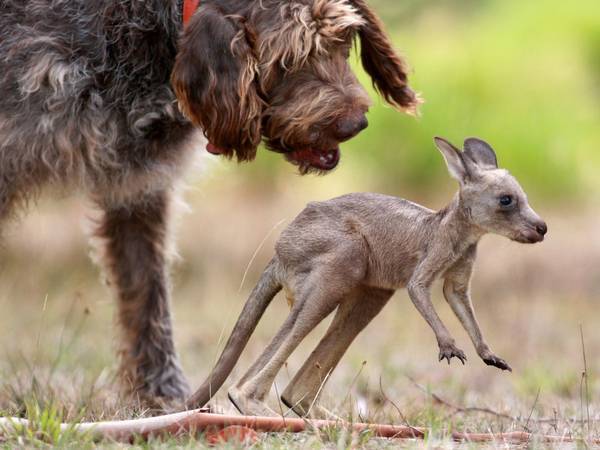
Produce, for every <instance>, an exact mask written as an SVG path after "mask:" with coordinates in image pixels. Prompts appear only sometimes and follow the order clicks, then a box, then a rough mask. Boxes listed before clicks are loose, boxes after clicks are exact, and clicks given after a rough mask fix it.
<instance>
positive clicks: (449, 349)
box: [439, 342, 467, 364]
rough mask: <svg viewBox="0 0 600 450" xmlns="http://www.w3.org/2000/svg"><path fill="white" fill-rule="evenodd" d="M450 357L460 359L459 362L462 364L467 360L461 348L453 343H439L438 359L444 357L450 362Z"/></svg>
mask: <svg viewBox="0 0 600 450" xmlns="http://www.w3.org/2000/svg"><path fill="white" fill-rule="evenodd" d="M452 358H458V359H460V362H461V363H463V364H464V363H465V361H466V360H467V357H466V355H465V352H463V351H462V350H461V349H459V348H458V347H457V346H456V345H454V344H453V343H451V342H449V343H443V344H440V355H439V360H440V361H442V360H444V359H446V360H447V361H448V364H450V360H451V359H452Z"/></svg>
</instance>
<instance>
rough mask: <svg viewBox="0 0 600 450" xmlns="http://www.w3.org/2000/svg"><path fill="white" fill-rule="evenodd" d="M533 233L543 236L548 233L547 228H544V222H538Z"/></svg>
mask: <svg viewBox="0 0 600 450" xmlns="http://www.w3.org/2000/svg"><path fill="white" fill-rule="evenodd" d="M535 231H537V232H538V233H539V234H541V235H542V236H544V235H545V234H546V233H547V232H548V227H547V226H546V222H540V223H538V224H537V225H536V226H535Z"/></svg>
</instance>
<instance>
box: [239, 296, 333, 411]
mask: <svg viewBox="0 0 600 450" xmlns="http://www.w3.org/2000/svg"><path fill="white" fill-rule="evenodd" d="M307 291H308V290H307ZM338 299H339V293H338V292H332V291H331V290H328V289H327V288H326V287H323V288H322V289H314V290H310V292H307V293H306V296H302V297H300V296H299V298H297V299H296V303H295V305H294V307H293V308H292V311H291V312H290V315H289V316H288V317H287V319H286V320H285V322H284V324H283V326H282V327H281V328H280V330H279V332H278V333H277V335H276V336H275V337H274V338H273V340H272V341H271V343H270V344H269V345H268V347H267V348H266V349H265V350H264V351H263V353H262V355H261V356H260V357H259V359H258V360H257V362H256V363H254V364H253V366H252V367H251V368H250V370H249V371H248V373H247V374H246V375H244V376H243V377H242V379H241V380H240V382H238V383H237V384H236V386H235V387H233V388H231V389H230V390H229V398H230V399H231V401H232V402H233V403H234V405H235V406H236V408H237V409H238V410H239V411H240V412H241V413H242V414H247V415H270V416H278V415H280V414H279V413H276V412H274V411H273V410H271V409H270V408H269V407H268V406H266V405H265V404H264V400H265V398H266V396H267V394H268V393H269V391H270V389H271V386H272V384H273V381H274V380H275V376H276V375H277V373H278V372H279V370H280V369H281V367H282V366H283V364H284V363H285V361H286V360H287V358H288V357H289V356H290V355H291V353H292V352H293V351H294V350H295V349H296V347H297V346H298V344H300V342H301V341H302V340H303V339H304V338H305V337H306V335H307V334H308V333H310V331H312V330H313V328H314V327H316V326H317V325H318V324H319V323H320V322H321V321H322V320H323V319H324V318H325V317H327V316H328V315H329V314H330V313H331V312H332V311H333V310H334V309H335V307H336V306H337V305H338V303H339V302H338Z"/></svg>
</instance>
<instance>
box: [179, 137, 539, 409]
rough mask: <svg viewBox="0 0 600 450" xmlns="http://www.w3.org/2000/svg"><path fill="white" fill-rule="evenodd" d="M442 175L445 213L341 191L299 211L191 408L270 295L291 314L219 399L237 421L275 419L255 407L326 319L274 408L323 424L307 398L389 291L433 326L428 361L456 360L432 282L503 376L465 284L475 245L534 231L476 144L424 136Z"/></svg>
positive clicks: (515, 191)
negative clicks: (404, 297)
mask: <svg viewBox="0 0 600 450" xmlns="http://www.w3.org/2000/svg"><path fill="white" fill-rule="evenodd" d="M435 142H436V144H437V146H438V148H439V149H440V151H441V152H442V154H443V156H444V158H445V160H446V164H447V166H448V169H449V171H450V174H451V175H452V176H453V177H454V178H456V179H457V180H458V181H459V183H460V189H459V191H458V194H457V195H456V196H455V197H454V199H453V201H452V202H451V203H450V205H448V206H447V207H446V208H444V209H442V210H440V211H437V212H435V211H432V210H429V209H427V208H424V207H422V206H419V205H416V204H414V203H411V202H409V201H407V200H403V199H400V198H396V197H389V196H385V195H380V194H369V193H366V194H364V193H363V194H349V195H344V196H342V197H339V198H335V199H333V200H329V201H325V202H320V203H311V204H309V205H308V206H307V207H306V209H304V211H302V212H301V213H300V215H299V216H298V217H297V218H296V219H295V220H294V221H293V222H292V223H291V224H290V226H289V227H288V228H287V229H285V230H284V231H283V233H282V235H281V237H280V239H279V241H278V242H277V244H276V255H275V257H274V258H273V259H272V260H271V262H270V263H269V265H268V267H267V268H266V270H265V272H264V273H263V275H262V277H261V278H260V281H259V282H258V285H257V286H256V288H255V289H254V291H253V292H252V293H251V295H250V298H249V299H248V301H247V303H246V305H245V306H244V309H243V311H242V313H241V315H240V317H239V319H238V322H237V323H236V325H235V328H234V330H233V333H232V335H231V337H230V338H229V340H228V342H227V344H226V346H225V349H224V350H223V353H222V355H221V357H220V359H219V361H218V362H217V365H216V366H215V368H214V369H213V371H212V373H211V374H210V375H209V377H208V378H207V380H206V381H205V383H204V384H203V385H202V386H201V387H200V389H199V390H198V391H197V392H196V393H195V394H194V396H193V397H192V399H191V402H190V406H196V405H199V406H201V405H203V404H205V403H206V402H207V401H208V400H209V399H210V397H211V396H212V395H213V394H214V393H215V392H216V391H217V390H218V389H219V388H220V387H221V385H222V384H223V383H224V381H225V379H226V378H227V376H228V375H229V373H230V372H231V371H232V369H233V367H234V365H235V363H236V361H237V360H238V358H239V356H240V354H241V352H242V350H243V349H244V347H245V345H246V343H247V341H248V339H249V338H250V335H251V334H252V332H253V331H254V328H255V327H256V325H257V323H258V321H259V320H260V317H261V316H262V314H263V313H264V311H265V309H266V308H267V306H268V305H269V303H270V302H271V300H272V299H273V297H274V296H275V294H277V292H279V291H280V290H281V289H283V290H284V292H285V294H286V296H287V298H288V300H289V301H290V303H291V304H292V305H293V306H292V308H291V312H290V315H289V316H288V317H287V319H286V321H285V323H284V324H283V326H282V327H281V328H280V330H279V332H278V333H277V335H276V336H275V337H274V338H273V340H272V341H271V343H270V344H269V345H268V346H267V348H266V349H265V350H264V352H263V353H262V355H261V356H260V357H259V358H258V360H257V361H256V362H255V363H254V364H253V365H252V367H251V368H250V369H249V370H248V372H246V374H245V375H244V376H243V377H242V379H241V380H240V381H239V382H238V383H237V384H236V385H235V387H233V388H231V389H230V390H229V398H230V399H231V400H232V402H233V403H234V404H235V406H236V407H237V408H238V409H239V410H240V411H241V412H242V413H244V414H254V415H278V414H276V413H275V412H273V411H272V410H271V409H269V407H268V406H266V405H265V404H264V400H265V397H266V395H267V394H268V393H269V391H270V389H271V385H272V383H273V380H274V379H275V375H276V374H277V372H278V371H279V370H280V368H281V367H282V365H283V364H284V363H285V361H286V359H287V358H288V357H289V355H290V354H291V353H292V352H293V351H294V349H295V348H296V347H297V346H298V344H299V343H300V342H301V341H302V340H303V339H304V337H305V336H306V335H307V334H308V333H309V332H310V331H311V330H312V329H314V327H315V326H316V325H317V324H319V322H321V321H322V320H323V319H324V318H325V317H327V316H328V315H329V314H330V313H332V312H333V311H334V310H336V314H335V317H334V319H333V322H332V323H331V325H330V327H329V329H328V331H327V333H326V335H325V337H324V338H323V339H322V340H321V342H320V343H319V345H318V346H317V348H316V349H315V350H314V351H313V352H312V354H311V355H310V357H309V358H308V360H306V362H305V363H304V364H303V366H302V368H301V369H300V371H299V372H298V373H297V374H296V376H295V377H294V379H293V380H292V381H291V382H290V384H289V386H288V387H287V388H286V389H285V391H284V392H283V394H282V396H281V399H282V401H283V403H285V405H287V406H288V407H289V408H291V409H292V410H294V411H295V412H296V413H297V414H300V415H306V414H308V413H309V412H310V413H312V415H314V416H317V417H318V416H326V415H328V412H327V411H326V410H325V409H323V408H321V407H319V406H316V400H317V396H318V393H319V392H320V390H321V389H322V387H323V385H324V383H325V382H326V380H327V378H328V377H329V374H330V373H331V371H332V370H333V369H334V368H335V367H336V365H337V364H338V362H339V361H340V359H341V357H342V355H343V354H344V353H345V351H346V349H347V348H348V346H349V345H350V344H351V342H352V341H353V340H354V338H355V337H356V336H357V335H358V334H359V333H360V332H361V331H362V330H363V329H364V327H365V326H366V325H367V324H368V323H369V322H370V321H371V320H372V319H373V318H374V317H375V316H376V315H377V314H378V313H379V312H380V311H381V309H382V308H383V307H384V305H385V304H386V303H387V302H388V300H389V299H390V297H391V296H392V294H393V293H394V291H395V290H396V289H399V288H403V287H406V288H407V290H408V293H409V296H410V298H411V300H412V302H413V303H414V305H415V306H416V308H417V310H418V311H419V312H420V313H421V315H422V316H423V318H424V319H425V320H426V321H427V323H428V324H429V325H430V326H431V328H432V329H433V331H434V333H435V336H436V338H437V341H438V345H439V349H440V352H439V359H440V361H441V360H443V359H446V360H447V361H448V363H450V360H451V359H452V358H454V357H455V358H458V359H459V360H461V361H462V362H463V364H464V362H465V360H466V356H465V354H464V352H463V351H462V350H460V349H458V348H457V347H456V345H455V342H454V339H453V338H452V336H451V335H450V333H449V332H448V330H447V329H446V327H445V326H444V324H443V323H442V321H441V320H440V318H439V317H438V315H437V313H436V311H435V310H434V308H433V305H432V303H431V299H430V289H431V285H432V283H433V282H434V280H436V279H439V278H441V279H443V280H444V295H445V297H446V300H447V301H448V303H449V304H450V307H451V308H452V310H453V311H454V313H455V314H456V316H457V317H458V318H459V320H460V322H461V323H462V325H463V327H464V328H465V330H466V331H467V333H468V334H469V336H470V338H471V340H472V341H473V344H474V346H475V349H476V351H477V354H478V355H479V357H480V358H481V359H482V360H483V361H484V362H485V363H486V364H488V365H491V366H495V367H498V368H499V369H502V370H511V369H510V367H509V365H508V364H507V363H506V362H505V361H504V360H503V359H501V358H499V357H498V356H496V355H495V354H494V353H493V352H492V350H491V349H490V347H489V345H488V344H487V343H486V341H485V340H484V338H483V335H482V333H481V330H480V329H479V325H478V324H477V320H476V318H475V314H474V311H473V306H472V303H471V298H470V293H469V285H470V279H471V273H472V270H473V264H474V262H475V254H476V249H477V243H478V242H479V240H480V239H481V237H482V236H483V235H485V234H486V233H495V234H499V235H502V236H506V237H508V238H509V239H512V240H514V241H517V242H522V243H535V242H540V241H542V240H543V239H544V235H545V234H546V231H547V229H546V224H545V223H544V222H543V221H542V220H541V219H540V217H539V216H538V215H537V214H536V213H535V212H534V211H533V209H531V207H530V206H529V203H528V202H527V196H526V195H525V193H524V192H523V190H522V189H521V186H520V185H519V183H518V182H517V180H516V179H515V178H514V177H512V176H511V175H510V174H509V173H508V172H507V171H506V170H504V169H499V168H498V165H497V162H496V154H495V153H494V151H493V150H492V148H491V147H490V146H489V145H488V144H486V143H485V142H483V141H481V140H479V139H475V138H470V139H467V140H466V141H465V143H464V151H460V150H458V149H456V148H455V147H453V146H452V144H450V143H449V142H447V141H445V140H444V139H440V138H436V140H435Z"/></svg>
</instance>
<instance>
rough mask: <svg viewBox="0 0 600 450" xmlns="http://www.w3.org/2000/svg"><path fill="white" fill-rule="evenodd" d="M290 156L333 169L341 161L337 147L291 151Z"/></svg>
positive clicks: (320, 167)
mask: <svg viewBox="0 0 600 450" xmlns="http://www.w3.org/2000/svg"><path fill="white" fill-rule="evenodd" d="M290 158H291V159H292V160H294V161H297V162H299V163H308V164H309V165H311V166H312V167H316V168H318V169H321V170H331V169H333V168H334V167H335V166H337V164H338V162H339V161H340V151H339V149H337V148H333V149H331V150H313V149H303V150H296V151H295V152H291V153H290Z"/></svg>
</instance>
